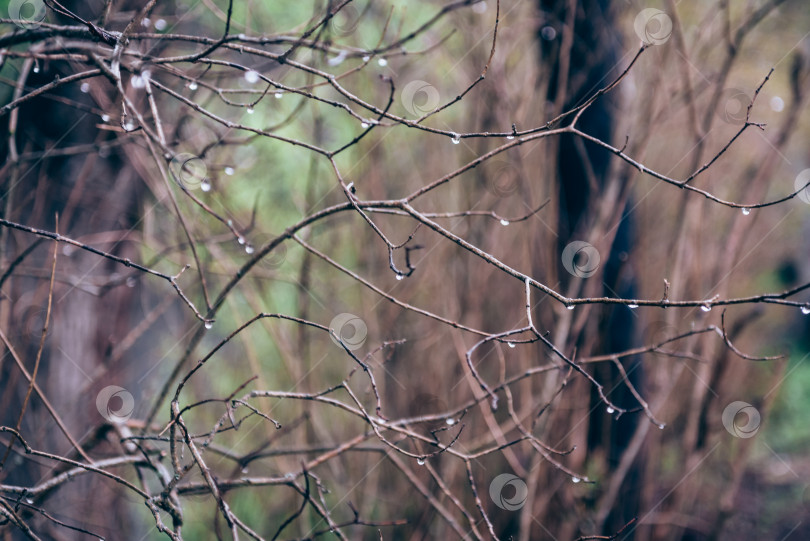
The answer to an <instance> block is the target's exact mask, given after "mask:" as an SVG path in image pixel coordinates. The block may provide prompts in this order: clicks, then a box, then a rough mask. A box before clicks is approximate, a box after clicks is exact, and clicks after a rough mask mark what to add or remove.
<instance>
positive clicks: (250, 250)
mask: <svg viewBox="0 0 810 541" xmlns="http://www.w3.org/2000/svg"><path fill="white" fill-rule="evenodd" d="M255 251H256V249H255V248H254V247H253V245H252V244H247V245H245V252H247V253H248V254H252V253H253V252H255Z"/></svg>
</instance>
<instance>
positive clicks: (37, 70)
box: [31, 66, 39, 73]
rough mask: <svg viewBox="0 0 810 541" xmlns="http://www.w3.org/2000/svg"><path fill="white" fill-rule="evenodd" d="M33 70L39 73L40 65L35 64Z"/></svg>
mask: <svg viewBox="0 0 810 541" xmlns="http://www.w3.org/2000/svg"><path fill="white" fill-rule="evenodd" d="M31 71H33V72H34V73H39V66H34V69H33V70H31Z"/></svg>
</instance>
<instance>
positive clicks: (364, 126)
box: [360, 122, 369, 130]
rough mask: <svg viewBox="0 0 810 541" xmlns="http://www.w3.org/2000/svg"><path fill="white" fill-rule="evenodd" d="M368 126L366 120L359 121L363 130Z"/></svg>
mask: <svg viewBox="0 0 810 541" xmlns="http://www.w3.org/2000/svg"><path fill="white" fill-rule="evenodd" d="M368 126H369V124H368V122H361V123H360V127H361V128H363V129H364V130H365V129H366V128H368Z"/></svg>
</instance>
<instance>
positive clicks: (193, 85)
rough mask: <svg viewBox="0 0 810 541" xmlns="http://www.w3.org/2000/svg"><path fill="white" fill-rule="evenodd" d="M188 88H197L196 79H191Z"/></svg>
mask: <svg viewBox="0 0 810 541" xmlns="http://www.w3.org/2000/svg"><path fill="white" fill-rule="evenodd" d="M188 89H189V90H197V83H195V82H194V81H191V82H190V83H189V84H188Z"/></svg>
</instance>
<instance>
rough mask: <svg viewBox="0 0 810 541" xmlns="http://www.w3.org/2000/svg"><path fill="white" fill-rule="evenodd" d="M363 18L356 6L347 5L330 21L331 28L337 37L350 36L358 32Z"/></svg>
mask: <svg viewBox="0 0 810 541" xmlns="http://www.w3.org/2000/svg"><path fill="white" fill-rule="evenodd" d="M361 17H362V13H360V12H359V11H358V10H357V7H355V5H354V4H347V5H345V6H343V8H341V10H340V11H338V12H337V13H335V14H334V16H333V17H332V18H331V19H330V20H329V28H330V29H331V30H332V33H334V34H335V35H336V36H341V37H346V36H350V35H352V34H354V33H355V32H356V31H357V27H358V26H359V24H360V18H361Z"/></svg>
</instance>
